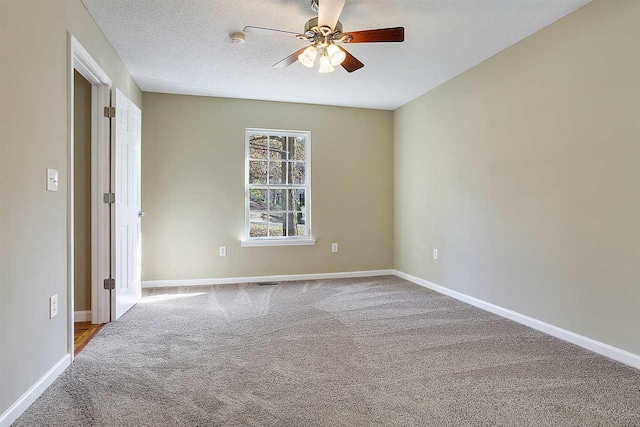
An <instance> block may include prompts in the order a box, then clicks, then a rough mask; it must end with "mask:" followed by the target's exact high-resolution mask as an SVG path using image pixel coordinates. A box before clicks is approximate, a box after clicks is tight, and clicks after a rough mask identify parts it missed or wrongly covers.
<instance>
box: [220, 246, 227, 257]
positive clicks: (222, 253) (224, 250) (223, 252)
mask: <svg viewBox="0 0 640 427" xmlns="http://www.w3.org/2000/svg"><path fill="white" fill-rule="evenodd" d="M220 256H227V247H226V246H220Z"/></svg>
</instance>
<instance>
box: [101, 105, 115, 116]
mask: <svg viewBox="0 0 640 427" xmlns="http://www.w3.org/2000/svg"><path fill="white" fill-rule="evenodd" d="M104 116H105V117H109V118H114V117H115V116H116V107H104Z"/></svg>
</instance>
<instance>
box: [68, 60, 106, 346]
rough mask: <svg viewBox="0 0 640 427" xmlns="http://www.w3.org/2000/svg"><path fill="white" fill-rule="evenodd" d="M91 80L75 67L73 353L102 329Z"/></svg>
mask: <svg viewBox="0 0 640 427" xmlns="http://www.w3.org/2000/svg"><path fill="white" fill-rule="evenodd" d="M91 92H92V87H91V83H89V81H88V80H87V79H85V78H84V77H83V76H82V74H80V73H79V72H78V71H77V70H75V69H74V70H73V195H74V207H73V239H74V240H73V246H74V258H73V268H74V271H73V277H74V280H73V285H74V290H73V294H74V298H73V305H74V307H73V308H74V324H73V327H74V340H73V341H74V354H75V355H77V354H78V353H79V352H80V351H81V350H82V348H84V346H85V345H86V344H87V343H88V342H89V341H90V340H91V338H93V337H94V336H95V334H96V333H97V332H98V331H99V330H100V327H101V325H100V324H92V323H91V308H92V307H91V268H92V267H91V265H92V248H91V240H92V231H91V199H92V196H95V195H92V194H91V154H92V153H91V104H92V103H91V97H92V94H91Z"/></svg>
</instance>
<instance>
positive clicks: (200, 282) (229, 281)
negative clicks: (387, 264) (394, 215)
mask: <svg viewBox="0 0 640 427" xmlns="http://www.w3.org/2000/svg"><path fill="white" fill-rule="evenodd" d="M393 275H394V270H368V271H347V272H341V273H317V274H288V275H280V276H252V277H226V278H217V279H188V280H147V281H144V282H142V287H143V288H166V287H176V286H206V285H233V284H238V283H256V282H292V281H298V280H323V279H349V278H354V277H378V276H393Z"/></svg>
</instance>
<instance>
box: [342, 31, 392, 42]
mask: <svg viewBox="0 0 640 427" xmlns="http://www.w3.org/2000/svg"><path fill="white" fill-rule="evenodd" d="M342 41H343V42H344V43H400V42H403V41H404V27H395V28H380V29H378V30H365V31H352V32H349V33H345V34H343V40H342Z"/></svg>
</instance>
